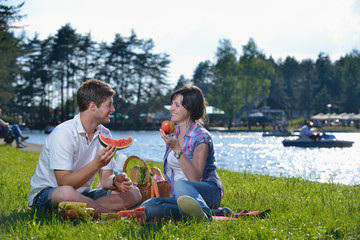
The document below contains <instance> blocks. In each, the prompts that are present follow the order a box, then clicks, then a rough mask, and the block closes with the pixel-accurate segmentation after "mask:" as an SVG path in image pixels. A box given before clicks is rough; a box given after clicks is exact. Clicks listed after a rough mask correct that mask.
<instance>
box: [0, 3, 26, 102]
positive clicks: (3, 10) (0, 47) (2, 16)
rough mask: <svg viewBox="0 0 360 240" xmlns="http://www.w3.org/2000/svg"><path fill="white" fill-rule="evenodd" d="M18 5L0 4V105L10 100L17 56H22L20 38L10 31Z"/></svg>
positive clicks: (18, 69) (14, 79)
mask: <svg viewBox="0 0 360 240" xmlns="http://www.w3.org/2000/svg"><path fill="white" fill-rule="evenodd" d="M22 5H23V4H20V5H18V6H6V5H4V4H0V106H6V105H7V104H8V103H10V102H11V100H12V98H13V96H14V91H15V88H14V87H13V83H14V82H15V81H16V74H18V73H20V65H19V64H18V63H17V58H18V57H20V56H22V54H23V51H22V50H21V40H22V39H21V38H17V37H15V35H14V34H13V32H12V31H11V29H12V28H14V26H13V25H12V24H13V22H14V21H15V20H17V19H20V18H21V16H19V14H18V13H19V9H20V8H21V6H22Z"/></svg>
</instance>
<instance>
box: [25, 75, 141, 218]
mask: <svg viewBox="0 0 360 240" xmlns="http://www.w3.org/2000/svg"><path fill="white" fill-rule="evenodd" d="M114 94H115V91H114V90H113V89H111V88H110V87H109V86H108V85H107V84H106V83H104V82H101V81H99V80H94V79H92V80H88V81H86V82H84V83H83V84H82V85H81V86H80V88H79V89H78V92H77V103H78V107H79V112H80V113H79V114H77V115H76V116H75V117H74V118H73V119H71V120H68V121H66V122H64V123H62V124H60V125H58V126H57V127H56V128H55V129H54V130H53V131H52V132H51V134H50V135H49V136H48V138H47V139H46V142H45V144H44V146H43V149H42V152H41V154H40V156H39V163H38V165H37V167H36V170H35V174H34V176H33V177H32V179H31V182H30V184H31V190H30V193H29V196H28V203H29V206H32V207H36V208H46V209H54V208H55V207H57V206H58V204H59V203H60V202H63V201H73V202H85V203H87V206H88V207H90V208H94V209H96V210H97V214H96V216H95V217H97V216H98V215H99V214H100V213H113V212H118V211H119V210H124V209H129V208H131V207H133V206H135V205H136V204H138V203H139V202H140V201H141V194H140V191H139V189H138V188H136V187H134V186H133V185H132V183H131V180H130V179H129V178H128V177H127V176H126V174H119V175H116V176H115V175H114V174H113V168H114V167H115V165H116V163H115V160H114V158H113V157H114V155H115V153H116V147H115V146H111V145H110V146H108V147H106V148H103V147H102V146H101V144H100V142H99V140H98V135H99V134H102V135H104V136H106V137H111V133H110V131H109V130H108V129H107V128H105V127H104V126H103V125H102V124H107V123H109V122H110V114H112V113H113V112H114V111H115V109H114V106H113V95H114ZM97 173H98V174H99V179H100V182H101V185H102V187H103V188H104V189H91V185H92V183H93V181H94V179H95V176H96V174H97Z"/></svg>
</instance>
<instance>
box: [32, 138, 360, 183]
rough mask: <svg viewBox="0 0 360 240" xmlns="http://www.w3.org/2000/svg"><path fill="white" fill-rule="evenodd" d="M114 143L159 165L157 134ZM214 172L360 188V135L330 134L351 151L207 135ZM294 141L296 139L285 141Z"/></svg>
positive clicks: (278, 140) (161, 147)
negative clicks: (127, 144) (124, 143)
mask: <svg viewBox="0 0 360 240" xmlns="http://www.w3.org/2000/svg"><path fill="white" fill-rule="evenodd" d="M112 134H113V137H114V138H115V139H119V138H128V137H129V136H133V138H134V143H133V144H132V145H131V147H129V148H127V149H124V150H121V151H119V152H118V153H124V154H126V155H128V156H130V155H137V156H139V157H141V158H143V159H146V160H154V161H159V162H160V161H162V157H163V154H164V151H165V143H164V141H163V140H162V139H161V137H160V134H159V132H158V131H112ZM211 134H212V136H213V141H214V144H215V154H216V159H217V162H218V168H220V169H227V170H232V171H237V172H244V171H245V170H246V171H248V172H252V173H259V174H263V175H271V176H280V175H282V176H293V177H302V178H304V179H308V180H313V181H318V182H333V183H342V184H349V185H355V184H360V174H359V172H360V142H359V139H360V133H333V134H334V135H335V136H336V138H337V139H341V140H351V141H354V142H355V143H354V145H353V146H352V147H351V148H330V149H327V148H296V147H284V146H283V145H282V143H281V141H282V140H283V139H284V138H283V137H263V136H262V133H258V132H217V131H213V132H211ZM26 135H29V136H30V138H29V139H28V140H27V141H28V142H31V143H36V144H43V143H44V142H45V139H46V137H47V136H48V135H47V134H44V133H42V132H36V131H32V132H28V133H26ZM288 138H296V137H288Z"/></svg>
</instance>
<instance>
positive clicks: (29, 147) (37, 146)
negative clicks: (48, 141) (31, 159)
mask: <svg viewBox="0 0 360 240" xmlns="http://www.w3.org/2000/svg"><path fill="white" fill-rule="evenodd" d="M23 143H24V144H25V145H26V146H27V147H25V148H18V149H19V150H21V151H28V152H37V153H40V152H41V150H42V145H40V144H34V143H29V142H26V141H25V142H23ZM0 144H5V142H4V139H3V138H1V139H0ZM11 146H13V147H14V148H16V141H15V140H14V141H13V142H12V144H11Z"/></svg>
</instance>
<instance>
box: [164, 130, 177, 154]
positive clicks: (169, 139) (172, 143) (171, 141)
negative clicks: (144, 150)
mask: <svg viewBox="0 0 360 240" xmlns="http://www.w3.org/2000/svg"><path fill="white" fill-rule="evenodd" d="M160 135H161V138H162V139H164V141H165V143H166V144H167V145H168V146H169V147H170V148H171V149H172V150H173V151H174V152H180V151H181V146H180V143H179V140H178V139H177V137H176V134H175V132H174V134H173V137H171V136H170V135H166V133H165V132H164V131H163V130H162V129H160Z"/></svg>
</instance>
